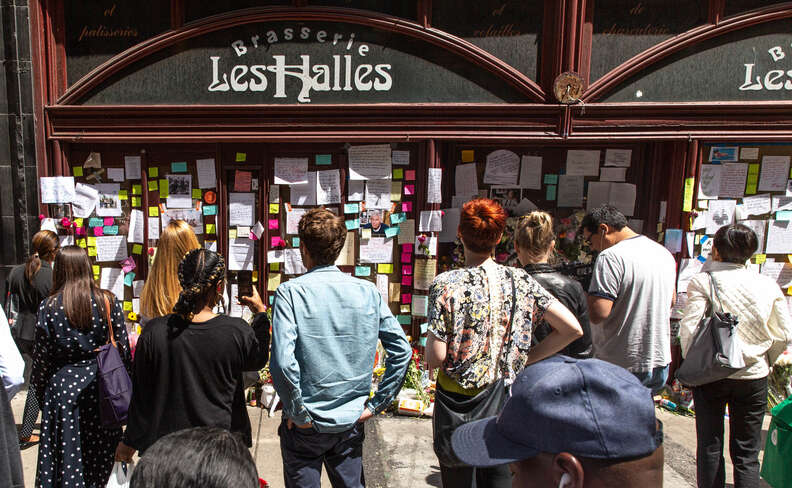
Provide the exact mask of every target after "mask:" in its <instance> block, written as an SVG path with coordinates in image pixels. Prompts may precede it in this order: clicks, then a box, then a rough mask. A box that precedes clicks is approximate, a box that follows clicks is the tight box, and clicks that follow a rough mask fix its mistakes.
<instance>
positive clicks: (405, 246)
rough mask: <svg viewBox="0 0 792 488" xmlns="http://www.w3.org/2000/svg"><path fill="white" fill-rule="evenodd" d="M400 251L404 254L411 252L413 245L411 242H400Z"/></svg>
mask: <svg viewBox="0 0 792 488" xmlns="http://www.w3.org/2000/svg"><path fill="white" fill-rule="evenodd" d="M401 252H402V253H404V254H412V253H413V245H412V244H402V245H401Z"/></svg>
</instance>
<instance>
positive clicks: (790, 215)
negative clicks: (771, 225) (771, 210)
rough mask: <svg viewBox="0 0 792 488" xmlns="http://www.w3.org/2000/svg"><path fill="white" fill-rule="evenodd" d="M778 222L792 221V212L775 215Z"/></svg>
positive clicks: (786, 211)
mask: <svg viewBox="0 0 792 488" xmlns="http://www.w3.org/2000/svg"><path fill="white" fill-rule="evenodd" d="M775 219H776V220H792V210H779V211H778V212H776V214H775Z"/></svg>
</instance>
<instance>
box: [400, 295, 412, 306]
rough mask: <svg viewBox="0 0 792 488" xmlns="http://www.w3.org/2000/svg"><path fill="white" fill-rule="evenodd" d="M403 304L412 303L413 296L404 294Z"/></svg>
mask: <svg viewBox="0 0 792 488" xmlns="http://www.w3.org/2000/svg"><path fill="white" fill-rule="evenodd" d="M401 302H402V303H405V304H406V303H412V294H411V293H402V299H401Z"/></svg>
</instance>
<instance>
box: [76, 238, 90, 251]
mask: <svg viewBox="0 0 792 488" xmlns="http://www.w3.org/2000/svg"><path fill="white" fill-rule="evenodd" d="M77 245H78V246H80V247H81V248H83V249H85V248H86V247H88V244H87V243H86V242H85V239H77Z"/></svg>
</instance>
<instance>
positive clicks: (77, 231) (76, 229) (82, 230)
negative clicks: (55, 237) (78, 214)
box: [74, 227, 85, 236]
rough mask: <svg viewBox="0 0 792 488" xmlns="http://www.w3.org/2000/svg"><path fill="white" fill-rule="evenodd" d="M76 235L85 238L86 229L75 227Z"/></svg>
mask: <svg viewBox="0 0 792 488" xmlns="http://www.w3.org/2000/svg"><path fill="white" fill-rule="evenodd" d="M74 233H75V234H76V235H78V236H84V235H85V227H75V228H74Z"/></svg>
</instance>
